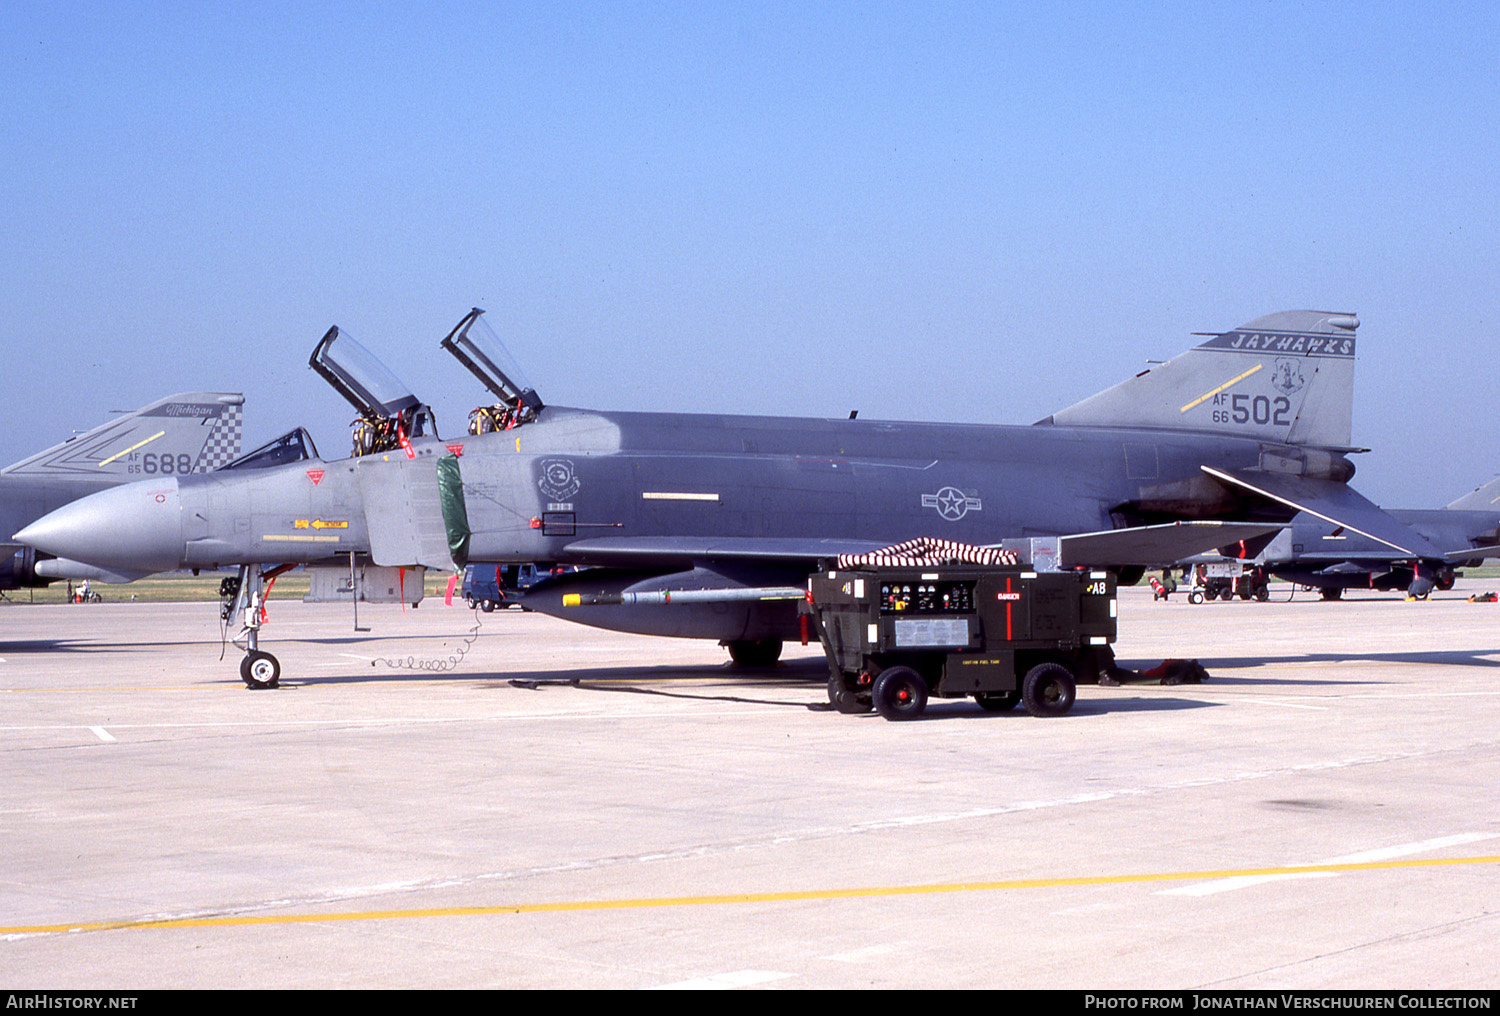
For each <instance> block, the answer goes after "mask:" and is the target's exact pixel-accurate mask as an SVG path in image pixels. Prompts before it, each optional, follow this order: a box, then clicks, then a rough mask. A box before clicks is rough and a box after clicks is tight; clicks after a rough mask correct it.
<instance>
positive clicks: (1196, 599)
mask: <svg viewBox="0 0 1500 1016" xmlns="http://www.w3.org/2000/svg"><path fill="white" fill-rule="evenodd" d="M1188 602H1189V603H1192V604H1199V603H1202V602H1203V593H1201V592H1200V591H1198V590H1197V589H1194V590H1193V591H1192V592H1191V593H1188Z"/></svg>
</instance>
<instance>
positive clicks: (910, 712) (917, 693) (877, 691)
mask: <svg viewBox="0 0 1500 1016" xmlns="http://www.w3.org/2000/svg"><path fill="white" fill-rule="evenodd" d="M870 699H871V701H873V702H874V703H875V711H876V712H878V713H879V714H880V715H881V716H884V717H885V718H886V719H888V720H914V719H916V718H917V717H918V716H921V715H922V710H924V709H926V708H927V682H926V681H924V680H922V675H921V674H918V673H917V672H916V671H915V670H912V669H911V668H910V667H891V668H889V669H887V670H882V671H881V672H880V676H879V677H877V678H876V679H875V687H874V688H873V689H871V692H870Z"/></svg>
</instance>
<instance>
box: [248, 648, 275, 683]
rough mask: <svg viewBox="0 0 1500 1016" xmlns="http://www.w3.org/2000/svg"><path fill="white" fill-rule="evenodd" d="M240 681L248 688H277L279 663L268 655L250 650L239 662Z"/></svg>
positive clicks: (256, 650)
mask: <svg viewBox="0 0 1500 1016" xmlns="http://www.w3.org/2000/svg"><path fill="white" fill-rule="evenodd" d="M240 679H241V680H243V681H244V682H245V686H246V687H248V688H276V687H279V686H280V683H281V663H280V662H279V661H278V660H277V659H276V657H274V656H272V655H271V654H270V653H266V652H262V651H260V650H259V649H252V650H251V651H250V652H248V653H246V654H245V658H244V659H243V660H241V661H240Z"/></svg>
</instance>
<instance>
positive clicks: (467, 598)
mask: <svg viewBox="0 0 1500 1016" xmlns="http://www.w3.org/2000/svg"><path fill="white" fill-rule="evenodd" d="M464 602H465V603H467V604H468V605H469V609H470V610H473V609H474V608H475V607H477V606H479V601H478V600H476V599H474V597H472V596H465V597H464Z"/></svg>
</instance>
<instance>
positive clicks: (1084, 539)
mask: <svg viewBox="0 0 1500 1016" xmlns="http://www.w3.org/2000/svg"><path fill="white" fill-rule="evenodd" d="M1281 528H1282V527H1281V525H1280V524H1278V523H1265V522H1213V521H1207V520H1194V521H1187V522H1166V523H1163V524H1161V525H1155V526H1135V527H1133V528H1130V529H1106V530H1104V531H1102V532H1098V533H1079V534H1077V535H1075V536H1063V537H1060V538H1059V541H1058V543H1059V554H1058V558H1059V563H1060V564H1061V565H1063V566H1064V567H1074V566H1084V567H1094V568H1112V567H1128V566H1131V565H1141V566H1144V567H1147V568H1150V567H1153V566H1161V565H1165V564H1170V563H1172V562H1173V561H1180V560H1182V559H1183V558H1185V557H1192V556H1193V555H1194V554H1202V553H1204V552H1206V551H1210V550H1218V549H1221V548H1224V549H1228V548H1230V547H1232V546H1233V545H1234V544H1237V543H1239V542H1241V541H1246V542H1249V541H1252V540H1255V539H1256V538H1257V537H1262V536H1270V535H1273V534H1275V533H1277V532H1279V531H1280V530H1281ZM1231 556H1232V555H1231Z"/></svg>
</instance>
